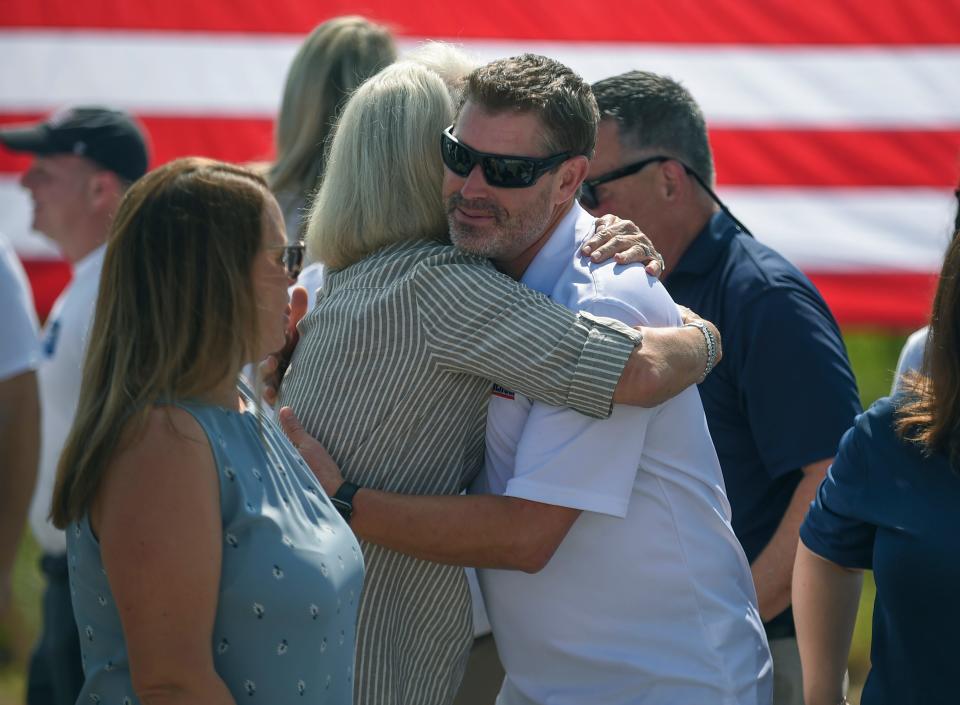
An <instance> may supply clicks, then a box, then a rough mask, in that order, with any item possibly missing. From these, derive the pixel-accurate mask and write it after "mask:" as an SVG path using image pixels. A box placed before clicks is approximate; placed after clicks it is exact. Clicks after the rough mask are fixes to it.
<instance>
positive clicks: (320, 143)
mask: <svg viewBox="0 0 960 705" xmlns="http://www.w3.org/2000/svg"><path fill="white" fill-rule="evenodd" d="M396 57H397V50H396V46H395V45H394V41H393V36H392V35H391V34H390V30H389V29H387V28H386V27H383V26H381V25H377V24H373V23H372V22H370V21H368V20H366V19H365V18H363V17H357V16H347V17H336V18H334V19H332V20H328V21H326V22H324V23H322V24H320V25H317V26H316V27H315V28H314V29H313V31H312V32H310V34H309V36H308V37H307V38H306V39H305V40H304V41H303V44H301V45H300V49H299V50H298V51H297V53H296V56H294V58H293V63H292V64H291V65H290V70H289V71H288V73H287V80H286V84H285V85H284V89H283V100H282V102H281V103H280V114H279V116H278V117H277V123H276V146H277V160H276V162H275V163H274V165H273V166H272V167H271V169H270V172H269V175H268V177H267V180H268V182H269V183H270V188H271V189H272V190H273V191H274V193H278V192H281V191H288V192H295V193H297V194H301V195H304V196H306V195H307V194H308V193H309V192H311V191H313V189H314V188H316V186H317V180H318V178H319V177H320V176H321V175H322V174H323V171H324V156H325V152H324V148H325V145H326V143H327V139H328V137H329V135H330V133H331V131H332V129H333V126H334V124H335V123H336V119H337V115H338V114H339V112H340V110H341V108H342V107H343V105H344V103H345V102H346V100H347V98H349V96H350V94H351V93H352V92H353V91H354V90H355V89H356V88H357V86H359V85H360V84H361V83H363V82H364V81H365V80H366V79H367V78H369V77H370V76H372V75H373V74H375V73H376V72H377V71H379V70H380V69H382V68H383V67H384V66H387V65H388V64H390V63H392V62H393V61H394V60H395V59H396Z"/></svg>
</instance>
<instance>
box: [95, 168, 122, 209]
mask: <svg viewBox="0 0 960 705" xmlns="http://www.w3.org/2000/svg"><path fill="white" fill-rule="evenodd" d="M122 195H123V188H122V187H121V185H120V178H119V177H118V176H117V175H116V174H114V173H113V172H112V171H107V170H106V169H102V170H98V171H96V172H94V173H93V174H92V175H91V177H90V179H89V180H88V181H87V203H88V204H89V205H90V209H91V210H94V211H99V210H104V209H107V210H110V211H112V210H114V209H115V208H116V204H117V203H118V201H119V200H120V197H121V196H122Z"/></svg>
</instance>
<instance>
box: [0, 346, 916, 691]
mask: <svg viewBox="0 0 960 705" xmlns="http://www.w3.org/2000/svg"><path fill="white" fill-rule="evenodd" d="M905 337H906V336H905V335H890V334H888V333H880V332H876V331H845V332H844V340H845V341H846V344H847V350H848V351H849V353H850V361H851V363H852V365H853V371H854V374H855V375H856V378H857V384H858V386H859V388H860V398H861V400H862V402H863V405H864V407H867V406H869V405H870V404H871V403H873V402H874V401H875V400H876V399H878V398H879V397H881V396H885V395H887V394H888V393H889V391H890V382H891V380H892V377H893V370H894V368H895V367H896V363H897V356H898V355H899V353H900V348H901V347H902V346H903V342H904V340H905ZM37 558H38V551H37V547H36V545H35V544H34V542H33V541H32V540H31V539H30V538H29V537H27V538H25V539H24V541H23V546H22V549H21V551H20V555H19V556H18V558H17V566H16V571H15V574H14V607H13V610H12V614H10V615H7V616H6V617H4V618H3V619H2V620H0V705H20V703H22V702H23V701H24V697H23V689H24V675H23V674H24V673H25V669H26V664H27V660H28V658H29V655H30V648H31V646H32V643H33V639H34V637H35V635H36V633H37V628H38V625H39V622H40V595H41V590H42V586H43V581H42V578H41V576H40V572H39V569H38V568H37ZM873 598H874V585H873V576H872V575H871V574H868V575H867V577H866V579H865V580H864V590H863V597H862V599H861V601H860V613H859V616H858V618H857V628H856V632H855V634H854V639H853V648H852V649H851V652H850V681H851V692H852V693H853V694H854V696H855V700H854V702H857V701H858V700H859V698H858V697H856V694H857V693H859V690H860V688H861V687H862V684H863V680H864V678H865V677H866V673H867V670H868V669H869V663H870V617H871V614H872V613H873Z"/></svg>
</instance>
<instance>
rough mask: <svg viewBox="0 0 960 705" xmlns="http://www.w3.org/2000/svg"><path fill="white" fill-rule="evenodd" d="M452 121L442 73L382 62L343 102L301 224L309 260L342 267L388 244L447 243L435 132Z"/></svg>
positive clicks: (403, 64) (438, 137) (438, 133)
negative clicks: (305, 219)
mask: <svg viewBox="0 0 960 705" xmlns="http://www.w3.org/2000/svg"><path fill="white" fill-rule="evenodd" d="M452 120H453V101H452V100H451V99H450V94H449V92H448V91H447V87H446V85H445V84H444V82H443V80H442V79H441V78H440V77H439V76H438V75H437V74H436V73H434V72H433V71H430V70H429V69H427V68H425V67H423V66H420V65H419V64H416V63H413V62H409V61H403V62H399V63H397V64H393V65H392V66H388V67H387V68H385V69H383V70H382V71H381V72H380V73H378V74H377V75H375V76H374V77H373V78H371V79H369V80H368V81H367V82H366V83H364V84H363V85H361V86H360V87H359V88H358V89H357V91H356V92H355V93H354V95H353V97H351V98H350V100H349V101H347V104H346V106H345V107H344V110H343V115H342V116H341V118H340V121H339V123H338V125H337V128H336V132H335V133H334V136H333V142H332V144H331V145H330V154H329V157H328V160H327V171H326V174H325V175H324V178H323V182H322V185H321V186H320V191H319V192H318V193H317V196H316V198H315V199H314V203H313V206H312V208H311V212H310V221H309V225H308V227H307V252H308V255H309V257H310V259H313V260H319V261H321V262H323V263H324V264H326V265H327V266H328V267H332V268H334V269H342V268H344V267H347V266H349V265H351V264H353V263H355V262H358V261H359V260H361V259H363V258H364V257H367V256H369V255H371V254H373V253H374V252H376V251H377V250H379V249H381V248H383V247H386V246H388V245H392V244H394V243H398V242H403V241H409V240H434V241H439V242H449V236H448V235H447V219H446V213H445V211H444V208H443V200H442V198H441V186H442V183H443V165H442V163H441V161H440V133H441V132H442V131H443V129H444V128H445V127H447V125H449V124H450V123H451V122H452Z"/></svg>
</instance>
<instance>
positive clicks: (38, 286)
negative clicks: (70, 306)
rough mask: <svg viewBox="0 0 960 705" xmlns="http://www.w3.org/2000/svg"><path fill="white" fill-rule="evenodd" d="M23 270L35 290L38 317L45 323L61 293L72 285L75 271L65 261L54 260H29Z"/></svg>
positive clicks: (24, 264)
mask: <svg viewBox="0 0 960 705" xmlns="http://www.w3.org/2000/svg"><path fill="white" fill-rule="evenodd" d="M23 268H24V270H25V271H26V273H27V278H28V279H29V280H30V287H31V288H32V289H33V303H34V304H35V305H36V308H37V316H39V317H40V320H41V321H44V320H46V318H47V315H48V314H49V313H50V309H51V308H53V304H54V302H55V301H56V300H57V297H58V296H60V292H61V291H63V289H64V287H66V285H67V284H69V283H70V279H71V278H72V277H73V270H71V269H70V265H69V263H67V262H66V261H65V260H52V259H27V260H24V261H23Z"/></svg>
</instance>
